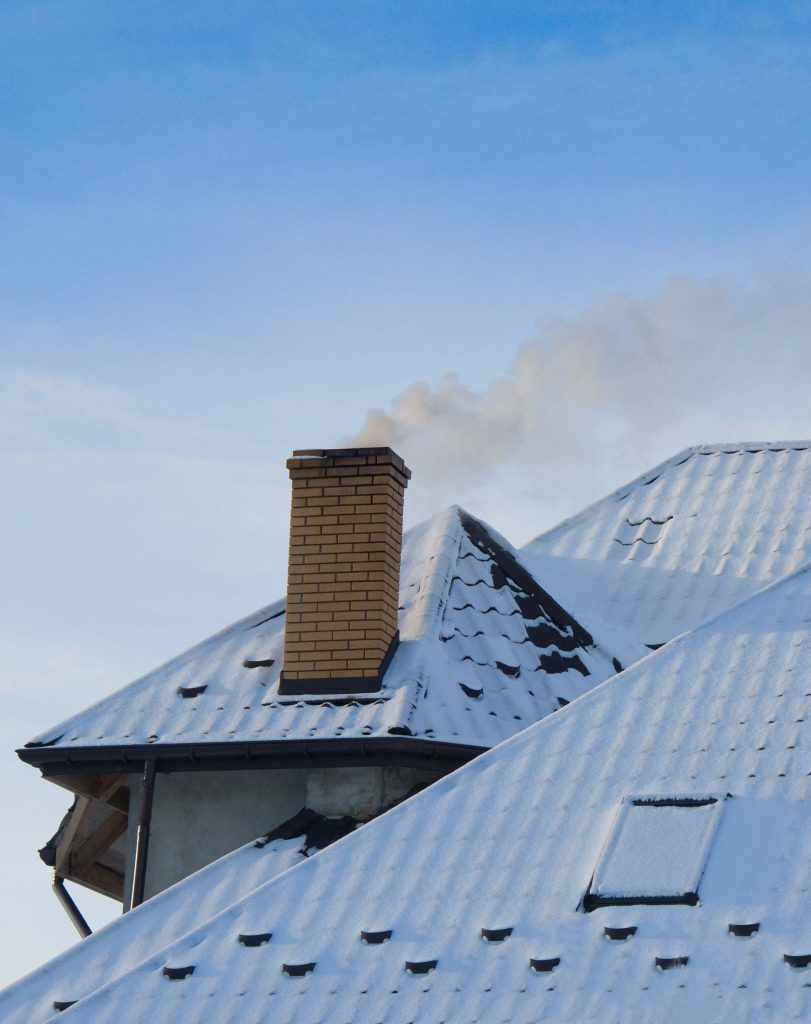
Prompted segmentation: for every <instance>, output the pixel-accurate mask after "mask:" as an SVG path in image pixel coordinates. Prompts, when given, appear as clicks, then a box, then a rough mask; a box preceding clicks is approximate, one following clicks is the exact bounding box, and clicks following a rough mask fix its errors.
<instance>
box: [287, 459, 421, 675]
mask: <svg viewBox="0 0 811 1024" xmlns="http://www.w3.org/2000/svg"><path fill="white" fill-rule="evenodd" d="M287 468H288V470H289V472H290V479H291V480H292V482H293V497H292V504H291V511H290V557H289V563H288V575H287V612H286V616H285V636H284V663H283V665H282V675H281V681H280V683H279V692H280V693H281V694H300V693H314V694H324V693H337V694H341V693H373V692H375V691H376V690H379V689H380V686H381V681H382V677H383V673H384V672H385V670H386V666H387V665H388V663H389V661H390V659H391V656H392V654H393V653H394V650H395V648H396V646H397V640H398V633H397V602H398V597H399V586H400V553H401V548H402V537H403V495H404V492H405V488H406V486H407V485H408V481H409V479H410V477H411V472H410V470H408V469H407V468H406V465H405V463H404V462H403V460H402V459H401V458H400V456H399V455H396V454H395V453H394V452H393V451H392V450H391V448H333V449H315V450H305V451H294V452H293V458H292V459H288V460H287Z"/></svg>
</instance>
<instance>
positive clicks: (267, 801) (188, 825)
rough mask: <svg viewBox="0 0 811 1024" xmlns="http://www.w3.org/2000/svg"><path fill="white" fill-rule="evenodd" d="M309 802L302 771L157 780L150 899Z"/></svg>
mask: <svg viewBox="0 0 811 1024" xmlns="http://www.w3.org/2000/svg"><path fill="white" fill-rule="evenodd" d="M306 796H307V775H306V772H305V771H304V770H303V769H302V770H298V769H297V770H288V769H280V770H274V771H250V770H249V771H223V772H178V773H173V774H171V775H161V774H159V775H157V776H156V778H155V794H154V800H153V806H152V826H151V829H150V836H149V857H148V859H147V871H146V892H145V896H146V898H147V899H148V898H149V897H150V896H154V895H155V894H156V893H158V892H161V891H162V890H163V889H166V888H168V886H170V885H173V884H174V883H175V882H177V881H179V880H180V879H181V878H185V877H186V876H187V875H190V874H191V873H192V872H193V871H197V870H199V869H200V868H202V867H205V865H206V864H210V863H211V862H212V861H213V860H216V859H217V858H218V857H222V856H223V855H224V854H226V853H230V852H231V850H235V849H236V848H237V847H238V846H243V845H244V844H245V843H248V842H250V841H251V840H252V839H256V838H257V836H260V835H262V834H264V833H265V832H269V831H270V829H272V828H274V827H275V826H276V825H280V824H281V823H282V822H283V821H286V820H287V819H288V818H290V817H292V816H293V815H294V814H295V813H296V811H299V810H300V809H301V808H302V807H303V806H304V804H305V801H306ZM132 824H133V823H132V821H131V827H132ZM134 824H135V826H136V827H137V818H136V820H135V823H134ZM130 870H131V869H130Z"/></svg>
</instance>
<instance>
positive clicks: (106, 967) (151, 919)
mask: <svg viewBox="0 0 811 1024" xmlns="http://www.w3.org/2000/svg"><path fill="white" fill-rule="evenodd" d="M304 856H305V854H304V852H303V843H302V841H301V839H300V838H291V839H276V840H274V841H272V842H264V841H254V842H250V843H248V844H247V845H245V846H243V847H240V848H239V849H237V850H234V851H233V853H229V854H226V855H225V856H224V857H221V858H220V859H219V860H215V861H214V862H213V863H211V864H209V865H207V866H206V867H204V868H201V869H200V870H199V871H197V872H195V873H194V874H193V875H190V876H188V877H187V878H184V879H183V880H182V881H180V882H178V883H177V884H176V885H173V886H171V887H170V888H169V889H165V890H164V891H163V892H161V893H158V895H156V896H153V897H152V898H151V899H149V900H147V901H146V903H142V904H141V905H140V906H139V907H136V908H135V909H134V910H131V911H129V912H128V913H127V914H125V915H124V916H122V917H119V918H117V919H116V920H115V921H113V922H112V923H111V924H109V925H108V926H107V927H106V928H104V929H103V930H102V931H99V932H95V933H94V934H93V935H90V936H88V938H86V939H84V940H83V941H82V942H79V943H77V944H76V945H74V946H71V947H70V948H69V949H68V950H66V951H65V952H64V953H62V954H60V955H59V956H57V957H55V958H54V959H53V960H52V961H50V962H49V963H47V964H45V965H44V966H42V967H40V968H39V969H38V970H36V971H34V972H33V973H31V974H29V975H27V976H26V977H24V978H21V979H20V980H19V981H17V982H16V983H15V984H13V985H11V986H10V987H9V988H7V989H6V990H5V991H3V992H2V993H0V1019H2V1020H3V1021H4V1024H41V1022H44V1021H47V1020H50V1018H51V1017H52V1016H53V1014H54V1003H61V1002H68V1001H70V1000H68V999H67V998H63V997H65V993H79V992H93V991H95V990H96V989H97V988H100V987H101V986H102V985H106V984H107V983H108V982H110V981H111V980H112V979H113V978H117V977H119V975H121V974H124V973H125V972H126V971H128V970H130V969H131V968H133V967H135V966H137V965H138V964H139V963H140V962H141V961H142V960H143V959H144V958H145V957H147V956H149V954H150V953H151V952H152V951H153V950H155V949H160V948H162V947H163V946H166V945H168V944H170V943H171V942H173V941H174V940H175V939H176V938H177V936H178V935H182V934H185V933H186V932H188V931H190V930H192V929H193V928H195V927H197V926H199V925H200V924H202V923H203V922H204V921H207V920H208V919H209V918H211V917H213V916H215V915H216V914H218V913H219V912H220V911H221V910H223V909H224V908H225V907H228V906H230V905H231V904H232V903H234V902H235V901H237V900H239V899H241V898H242V897H244V896H245V895H247V894H248V893H250V892H252V891H253V890H254V889H256V888H257V887H258V886H260V885H263V884H264V883H266V882H267V881H268V879H269V878H273V877H274V876H275V875H278V874H281V872H283V871H286V870H287V869H288V868H290V867H293V866H294V865H296V864H298V863H300V862H301V860H302V859H303V858H304Z"/></svg>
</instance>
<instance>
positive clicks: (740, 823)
mask: <svg viewBox="0 0 811 1024" xmlns="http://www.w3.org/2000/svg"><path fill="white" fill-rule="evenodd" d="M810 648H811V572H810V571H809V570H808V569H803V570H801V571H800V572H798V573H797V574H795V575H794V576H792V577H790V578H788V579H786V580H784V581H782V582H780V583H778V584H776V585H774V586H773V587H771V588H769V589H767V590H765V591H763V592H762V593H760V594H758V595H757V596H755V597H754V598H752V599H750V600H749V601H747V602H745V603H744V604H742V605H740V606H739V607H737V608H735V609H733V610H732V611H730V612H728V613H726V614H725V615H723V616H722V617H719V618H718V619H716V620H715V621H713V622H711V623H709V624H706V625H705V626H703V627H701V628H699V629H697V630H695V631H694V632H692V633H690V634H687V635H684V636H682V637H680V638H678V639H677V640H675V641H674V642H673V643H671V644H669V645H668V646H667V647H665V648H664V649H663V650H661V651H659V652H658V653H656V654H652V655H651V656H649V657H647V658H645V659H643V660H642V661H640V662H639V663H637V664H636V665H635V666H634V667H632V668H631V669H629V670H627V671H626V672H623V673H621V674H620V675H618V676H616V677H615V678H613V679H611V680H609V681H608V682H606V683H605V684H604V685H602V686H600V687H598V688H597V689H596V690H594V691H592V692H591V693H589V694H587V695H586V696H584V697H582V698H581V699H580V700H578V701H576V702H575V703H574V704H572V705H571V706H570V707H567V708H564V709H563V710H562V711H561V712H560V713H559V714H556V715H553V716H551V717H549V718H547V719H546V720H544V721H542V722H539V723H537V724H536V725H534V726H531V727H530V728H528V729H527V730H525V731H524V732H522V733H520V734H519V735H517V736H515V737H513V738H512V739H510V740H508V741H507V742H505V743H504V744H502V745H501V746H499V747H497V748H496V749H494V750H491V751H489V752H488V753H486V754H484V755H483V756H481V757H479V758H477V759H476V760H474V761H472V762H471V763H470V764H468V765H466V766H465V767H464V768H462V769H460V770H459V771H457V772H454V773H453V774H451V775H449V776H446V777H445V778H444V779H442V780H441V781H440V782H438V783H436V784H435V785H433V786H432V787H430V788H429V789H427V790H425V791H424V792H423V793H422V794H420V795H418V796H416V797H414V798H412V799H411V800H408V801H406V802H405V803H404V804H402V805H400V806H399V807H397V808H395V809H394V810H392V811H390V812H388V813H387V814H385V815H383V816H382V817H380V818H378V819H377V820H375V821H373V822H372V823H370V824H369V825H367V826H365V827H364V828H362V829H360V830H359V831H357V832H355V833H353V834H351V835H349V836H347V837H346V838H344V839H342V840H340V841H339V842H338V843H336V844H335V845H334V846H332V847H331V848H330V849H329V850H326V851H325V852H323V853H321V854H319V855H318V856H317V857H314V858H312V859H311V860H309V861H307V862H305V863H303V864H300V865H299V866H298V867H296V868H293V869H292V870H290V871H287V872H285V874H283V875H281V876H279V877H277V878H276V879H275V880H274V881H272V882H269V883H268V884H266V885H264V886H261V887H259V888H257V889H256V890H254V891H253V892H252V893H251V894H250V895H248V896H247V897H245V898H244V899H242V900H239V901H237V902H235V903H234V904H233V905H231V906H230V907H227V908H226V909H224V910H223V911H222V912H221V913H219V914H218V915H217V916H216V917H213V918H212V919H211V920H209V921H208V922H206V923H204V924H203V925H202V926H200V927H199V928H198V929H196V930H194V931H192V932H190V933H189V934H187V935H185V936H183V937H182V938H180V940H179V941H177V942H175V943H173V944H171V945H169V946H167V947H166V948H164V949H159V948H157V945H156V947H155V948H154V951H153V953H152V954H151V955H149V956H148V957H147V958H146V959H144V961H143V962H142V963H141V964H140V965H139V966H138V967H136V968H134V969H133V970H131V971H130V972H129V973H127V974H125V975H123V976H122V977H120V978H119V979H118V980H116V981H114V982H112V983H111V984H110V985H108V986H106V987H105V988H103V989H101V990H99V991H97V992H95V993H94V994H92V995H86V996H84V997H83V998H80V999H79V1001H78V1002H77V1003H76V1004H75V1005H74V1006H73V1007H71V1008H70V1009H68V1010H66V1011H65V1014H64V1016H61V1017H60V1018H59V1019H60V1020H64V1021H65V1024H70V1022H72V1021H77V1022H83V1024H107V1022H108V1021H117V1022H119V1024H126V1022H130V1021H132V1022H135V1021H139V1022H140V1021H143V1020H149V1021H151V1022H154V1024H161V1022H166V1024H170V1022H172V1024H174V1022H176V1021H191V1020H219V1021H225V1020H279V1021H300V1022H302V1024H305V1022H306V1024H316V1022H319V1024H339V1022H340V1024H344V1022H346V1021H353V1022H355V1024H372V1022H379V1021H382V1020H386V1021H391V1022H397V1024H405V1022H408V1021H424V1020H425V1021H436V1022H439V1021H448V1022H450V1021H453V1022H454V1024H473V1022H480V1021H509V1022H510V1024H530V1022H536V1021H538V1020H541V1019H550V1020H576V1021H585V1020H589V1021H595V1022H598V1024H619V1022H623V1024H627V1022H628V1021H634V1022H635V1024H668V1022H671V1024H675V1022H679V1024H682V1022H685V1021H694V1020H695V1021H701V1022H710V1021H712V1022H714V1024H739V1022H740V1021H742V1020H746V1021H749V1022H772V1021H774V1022H778V1021H779V1022H783V1021H786V1020H794V1019H797V1020H805V1019H808V1016H809V1013H811V987H809V978H811V975H810V974H809V973H808V971H807V970H805V969H803V966H802V965H803V964H806V963H808V962H811V895H810V893H811V860H809V857H808V850H809V849H811V816H809V814H808V803H807V801H808V798H809V795H810V794H809V791H810V790H811V757H810V756H809V746H808V741H807V737H806V727H805V722H806V719H808V718H811V649H810ZM717 805H722V806H720V808H719V806H717ZM708 808H709V809H710V810H709V811H708ZM713 808H714V809H713ZM691 809H693V810H695V812H696V813H697V814H698V815H699V818H697V819H692V818H691V819H690V822H691V824H690V827H689V828H687V829H684V828H682V827H681V825H680V822H681V820H682V818H683V815H685V814H686V815H689V814H690V813H691ZM646 814H647V815H661V817H657V818H656V819H655V821H657V822H661V827H660V828H651V827H649V822H650V821H651V820H654V819H644V820H642V819H640V817H639V816H640V815H646ZM628 815H632V816H633V818H632V820H631V819H630V818H629V817H628ZM629 822H630V824H629ZM645 835H647V836H648V837H650V838H649V840H647V841H645V843H646V847H645V850H644V851H642V850H640V849H639V848H635V847H634V844H633V842H632V839H633V837H634V836H645ZM629 837H630V838H629ZM671 842H672V845H671ZM623 851H626V852H625V853H623ZM625 856H627V857H630V858H631V862H627V861H626V862H624V861H623V860H622V858H623V857H625ZM618 857H619V858H620V859H619V860H617V858H618ZM652 859H655V860H656V863H658V864H659V868H660V871H659V872H657V871H654V870H653V867H652V864H651V860H652ZM634 860H635V862H636V863H638V864H640V865H644V866H645V882H644V886H643V887H642V888H644V892H642V891H640V893H639V894H638V895H634V894H631V896H630V901H629V900H628V896H629V893H628V891H627V889H628V886H629V878H631V877H632V876H631V873H630V869H631V868H632V867H633V863H632V862H633V861H634ZM598 865H599V866H600V873H599V875H597V876H596V875H595V872H596V871H597V867H598ZM195 877H196V876H194V877H192V878H191V879H189V880H188V883H186V884H188V886H189V890H188V891H189V894H191V891H192V887H193V886H194V884H195ZM600 879H602V882H603V884H604V885H605V886H607V888H608V890H610V889H611V887H612V886H615V885H616V886H617V887H618V888H619V892H618V893H617V894H615V895H618V896H619V899H620V902H619V903H618V904H611V905H607V906H600V905H599V903H598V909H594V910H591V912H587V910H586V909H585V908H586V906H587V905H588V897H589V896H590V895H593V892H592V883H593V882H594V881H595V880H597V881H599V880H600ZM685 886H690V887H692V889H693V890H694V891H691V892H686V893H683V894H681V896H679V892H680V889H681V888H683V887H685ZM674 893H675V895H676V898H677V899H680V900H681V901H680V902H674V903H666V904H663V905H662V904H659V905H657V904H655V903H652V902H645V900H647V901H651V900H655V899H657V898H665V899H667V898H673V896H674ZM608 895H609V896H610V895H611V893H610V891H609V892H608ZM623 898H624V900H625V901H624V902H623ZM592 905H593V904H592ZM483 930H484V932H483ZM746 932H749V933H750V934H749V935H748V936H746V935H745V933H746ZM268 933H270V938H269V940H268V941H267V942H264V943H263V944H262V945H259V946H252V947H246V946H245V945H244V944H243V942H241V941H240V938H239V937H240V935H242V936H244V935H267V934H268ZM362 933H367V936H366V937H367V940H368V939H369V938H370V936H369V934H368V933H372V936H371V938H372V939H378V940H381V939H382V940H384V941H377V942H375V941H372V942H369V941H364V939H363V937H362ZM736 933H737V934H736ZM120 935H121V941H122V943H123V942H124V935H125V932H124V929H123V928H122V931H121V933H120ZM611 936H613V938H612V937H611ZM499 940H501V941H499ZM88 955H92V954H91V953H90V952H88ZM786 957H787V958H788V960H786V959H785V958H786ZM408 965H410V968H409V966H408ZM533 965H534V966H533ZM671 968H672V969H671ZM423 972H425V973H423ZM173 979H177V980H173ZM77 994H78V993H77Z"/></svg>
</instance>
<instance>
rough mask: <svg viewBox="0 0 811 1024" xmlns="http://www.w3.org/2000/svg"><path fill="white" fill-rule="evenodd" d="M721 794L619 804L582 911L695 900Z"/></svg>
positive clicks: (629, 800)
mask: <svg viewBox="0 0 811 1024" xmlns="http://www.w3.org/2000/svg"><path fill="white" fill-rule="evenodd" d="M723 806H724V797H723V796H717V795H716V796H707V795H704V796H636V797H633V796H632V797H625V799H624V800H623V802H622V804H621V806H620V809H619V812H618V814H617V817H616V819H615V822H614V827H613V829H612V831H611V835H610V836H609V838H608V842H607V843H606V845H605V847H604V849H603V852H602V854H601V855H600V860H599V862H598V864H597V870H596V871H595V872H594V878H593V879H592V882H591V885H590V887H589V892H588V894H587V895H586V897H585V899H584V907H585V909H586V910H594V909H596V908H597V907H601V906H611V905H616V904H632V903H687V904H695V903H696V902H697V900H698V884H699V882H700V880H701V876H702V874H703V873H704V866H705V864H706V862H707V857H708V855H709V852H710V847H711V845H712V842H713V839H714V837H715V834H716V831H717V829H718V822H719V820H720V816H721V811H722V809H723Z"/></svg>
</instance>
